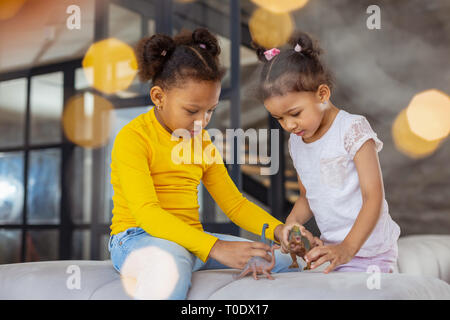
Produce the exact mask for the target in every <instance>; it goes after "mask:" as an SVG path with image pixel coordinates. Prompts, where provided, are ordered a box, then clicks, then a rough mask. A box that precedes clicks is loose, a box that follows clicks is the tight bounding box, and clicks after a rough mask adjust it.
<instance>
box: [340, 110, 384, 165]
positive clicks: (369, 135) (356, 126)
mask: <svg viewBox="0 0 450 320" xmlns="http://www.w3.org/2000/svg"><path fill="white" fill-rule="evenodd" d="M369 139H373V141H375V147H376V150H377V152H380V151H381V149H382V148H383V142H381V140H380V139H378V137H377V134H376V133H375V132H374V131H373V130H372V127H371V126H370V124H369V122H368V121H367V119H366V118H365V117H361V118H358V119H355V120H353V121H352V123H351V125H350V128H349V129H348V130H347V132H346V133H345V135H344V148H345V150H346V151H347V152H348V154H350V155H351V157H352V159H353V158H354V157H355V155H356V152H357V151H358V150H359V148H361V146H362V145H363V144H364V142H366V141H367V140H369Z"/></svg>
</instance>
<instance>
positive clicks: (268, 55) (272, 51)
mask: <svg viewBox="0 0 450 320" xmlns="http://www.w3.org/2000/svg"><path fill="white" fill-rule="evenodd" d="M279 53H280V50H278V49H277V48H272V49H270V50H267V51H264V56H265V57H266V59H267V61H270V60H272V58H273V57H275V56H276V55H277V54H279Z"/></svg>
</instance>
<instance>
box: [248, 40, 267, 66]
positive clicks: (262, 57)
mask: <svg viewBox="0 0 450 320" xmlns="http://www.w3.org/2000/svg"><path fill="white" fill-rule="evenodd" d="M251 46H252V48H253V49H255V50H256V56H257V58H258V60H259V61H261V62H267V59H266V56H265V55H264V52H266V50H267V49H266V48H264V47H262V46H260V45H259V44H257V43H256V42H254V41H252V42H251Z"/></svg>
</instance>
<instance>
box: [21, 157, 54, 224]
mask: <svg viewBox="0 0 450 320" xmlns="http://www.w3.org/2000/svg"><path fill="white" fill-rule="evenodd" d="M60 176H61V150H59V149H48V150H38V151H31V152H30V165H29V175H28V201H27V211H28V222H29V223H30V224H36V223H39V224H46V223H59V208H60V200H61V183H60V180H61V179H60Z"/></svg>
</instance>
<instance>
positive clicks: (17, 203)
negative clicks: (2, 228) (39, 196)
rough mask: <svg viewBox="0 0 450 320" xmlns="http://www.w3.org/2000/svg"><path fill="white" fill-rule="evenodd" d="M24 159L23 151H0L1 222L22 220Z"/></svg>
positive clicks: (19, 221)
mask: <svg viewBox="0 0 450 320" xmlns="http://www.w3.org/2000/svg"><path fill="white" fill-rule="evenodd" d="M23 159H24V156H23V152H10V153H0V224H7V223H21V221H22V211H23V197H24V188H23ZM0 243H1V242H0Z"/></svg>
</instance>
